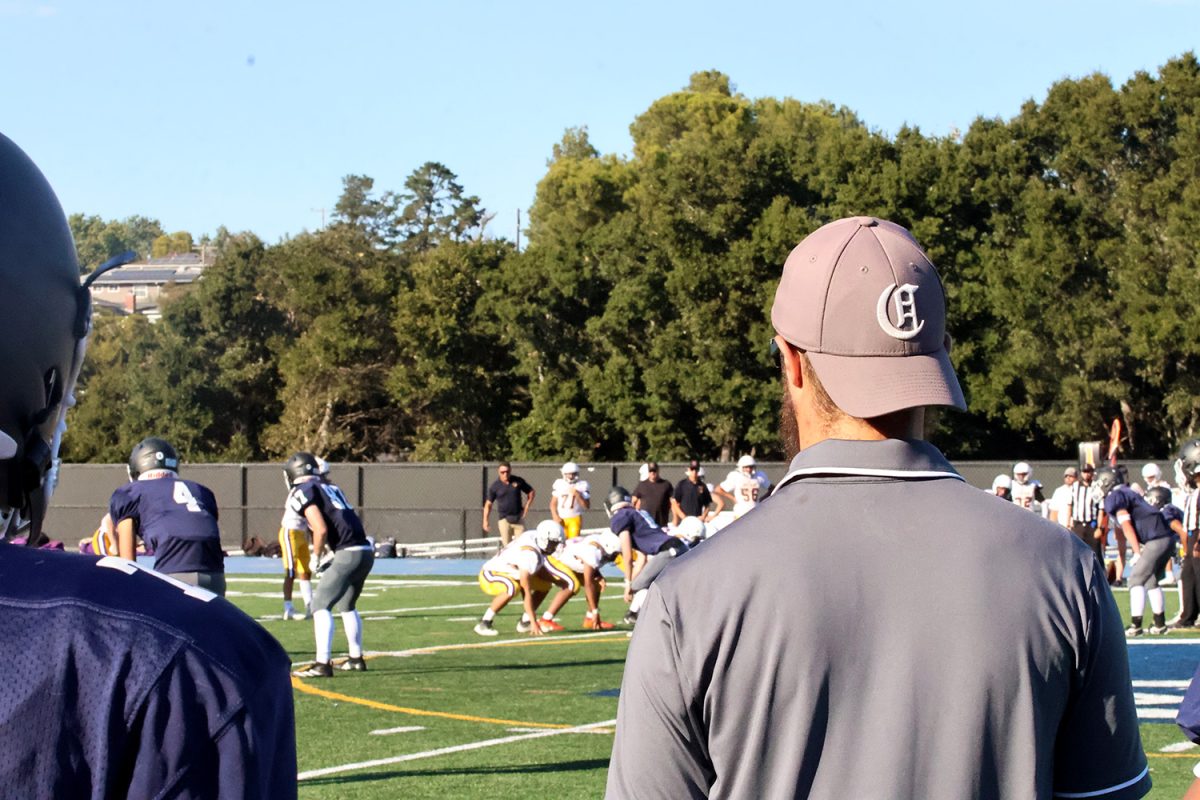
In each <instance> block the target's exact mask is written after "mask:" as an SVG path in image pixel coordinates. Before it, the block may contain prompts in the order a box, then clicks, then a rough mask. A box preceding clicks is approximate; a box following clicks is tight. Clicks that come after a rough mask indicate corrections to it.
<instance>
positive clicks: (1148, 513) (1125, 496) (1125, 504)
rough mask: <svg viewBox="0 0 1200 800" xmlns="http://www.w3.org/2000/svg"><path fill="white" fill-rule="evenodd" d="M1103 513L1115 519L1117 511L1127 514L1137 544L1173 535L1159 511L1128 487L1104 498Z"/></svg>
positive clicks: (1118, 489)
mask: <svg viewBox="0 0 1200 800" xmlns="http://www.w3.org/2000/svg"><path fill="white" fill-rule="evenodd" d="M1104 511H1105V513H1106V514H1108V515H1109V516H1111V517H1116V515H1117V512H1118V511H1127V512H1129V516H1130V518H1131V519H1132V521H1133V529H1134V530H1135V531H1137V536H1138V541H1139V542H1150V541H1153V540H1155V539H1162V538H1164V537H1167V536H1174V535H1175V532H1174V531H1172V530H1171V526H1170V525H1169V524H1168V523H1167V520H1166V519H1165V518H1164V517H1163V515H1162V514H1161V513H1160V512H1159V510H1158V509H1157V508H1155V507H1154V506H1152V505H1150V504H1149V503H1147V502H1146V501H1145V499H1144V498H1143V497H1142V496H1141V495H1139V494H1138V493H1137V492H1135V491H1134V490H1133V489H1130V488H1129V487H1128V486H1118V487H1117V488H1115V489H1113V490H1112V491H1111V492H1109V493H1108V496H1107V497H1105V498H1104Z"/></svg>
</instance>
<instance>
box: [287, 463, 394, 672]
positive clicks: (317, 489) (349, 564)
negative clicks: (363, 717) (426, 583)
mask: <svg viewBox="0 0 1200 800" xmlns="http://www.w3.org/2000/svg"><path fill="white" fill-rule="evenodd" d="M326 471H327V470H326ZM283 472H284V475H285V476H286V478H287V483H288V486H289V487H293V491H292V493H291V494H289V495H288V504H289V507H290V508H291V510H292V511H294V512H296V513H297V514H301V515H303V516H304V519H305V520H306V521H307V522H308V527H309V528H310V529H311V530H312V560H313V565H312V566H313V568H312V573H313V574H314V575H318V574H319V575H320V576H321V581H320V583H318V584H317V590H316V591H315V592H314V593H313V601H312V612H313V632H314V635H315V637H316V640H317V653H316V661H315V662H313V664H312V665H311V666H309V667H308V668H306V669H302V670H299V671H298V672H296V673H295V674H296V675H297V676H299V677H302V678H330V677H333V664H332V662H331V660H330V651H331V650H332V649H333V610H334V609H337V611H338V612H339V613H340V614H341V615H342V624H343V625H344V626H345V628H346V641H347V645H348V649H349V651H350V657H349V658H348V659H347V660H346V661H344V662H342V665H341V668H342V669H344V670H354V671H357V672H365V671H366V669H367V662H366V659H364V658H363V649H362V617H360V616H359V615H358V611H356V610H355V606H356V604H357V603H358V596H359V595H360V594H362V589H363V584H364V583H366V580H367V575H368V574H370V572H371V567H372V565H374V563H375V549H374V548H373V547H372V546H371V543H370V542H369V541H367V534H366V531H365V530H363V524H362V521H361V520H360V519H359V518H358V514H356V513H354V508H353V507H352V506H351V505H350V502H349V501H348V500H347V499H346V496H345V495H344V494H342V490H341V489H339V488H338V487H337V484H334V483H332V482H331V481H329V480H328V478H323V477H322V472H321V465H320V462H319V461H318V460H317V458H316V456H314V455H313V454H312V453H304V452H300V453H296V454H294V455H293V456H292V457H291V458H289V459H288V460H287V463H285V464H284V465H283Z"/></svg>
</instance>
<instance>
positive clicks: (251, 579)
mask: <svg viewBox="0 0 1200 800" xmlns="http://www.w3.org/2000/svg"><path fill="white" fill-rule="evenodd" d="M282 575H283V570H280V571H279V575H272V576H271V577H258V576H251V575H234V574H232V573H230V574H227V575H226V576H225V582H226V583H270V584H277V583H279V581H280V577H281V576H282ZM367 585H368V586H381V587H384V588H387V589H426V588H429V587H430V586H434V587H436V586H475V585H476V581H433V580H404V579H399V580H397V579H394V578H367Z"/></svg>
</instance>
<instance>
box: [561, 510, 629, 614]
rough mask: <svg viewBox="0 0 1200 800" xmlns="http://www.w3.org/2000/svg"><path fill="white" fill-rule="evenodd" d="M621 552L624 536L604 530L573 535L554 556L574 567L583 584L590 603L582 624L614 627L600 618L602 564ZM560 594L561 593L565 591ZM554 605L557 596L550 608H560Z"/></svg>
mask: <svg viewBox="0 0 1200 800" xmlns="http://www.w3.org/2000/svg"><path fill="white" fill-rule="evenodd" d="M620 552H621V540H620V539H619V538H618V537H617V535H616V534H615V533H612V532H611V531H604V532H602V533H594V534H591V535H590V536H579V537H577V538H575V539H571V540H570V541H568V542H567V543H566V544H565V545H564V546H563V549H562V550H561V551H560V552H559V553H558V554H557V555H556V556H555V558H556V560H557V561H558V562H559V563H561V564H562V565H563V566H565V567H566V568H567V569H569V570H571V572H573V573H574V574H575V578H576V580H577V581H578V582H579V583H580V584H582V585H583V595H584V597H585V598H587V604H588V610H587V614H586V615H584V618H583V627H584V628H586V629H588V630H597V631H607V630H611V629H612V623H611V622H604V621H603V620H601V619H600V593H601V592H602V591H604V578H603V577H601V575H600V568H601V567H603V566H604V565H605V564H608V563H610V562H611V561H612V560H613V559H614V558H616V556H617V554H618V553H620ZM559 594H560V596H561V594H562V593H561V592H560V593H559ZM563 602H564V603H565V602H566V600H565V599H564V600H563ZM555 605H558V598H557V597H556V598H555V599H554V605H551V606H550V609H551V611H557V609H556V608H555Z"/></svg>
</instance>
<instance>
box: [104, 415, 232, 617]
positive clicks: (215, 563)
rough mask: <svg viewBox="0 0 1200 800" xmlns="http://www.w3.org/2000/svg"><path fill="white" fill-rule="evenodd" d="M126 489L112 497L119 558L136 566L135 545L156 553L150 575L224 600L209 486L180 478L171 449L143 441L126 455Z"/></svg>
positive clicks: (214, 507)
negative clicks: (187, 584)
mask: <svg viewBox="0 0 1200 800" xmlns="http://www.w3.org/2000/svg"><path fill="white" fill-rule="evenodd" d="M128 470H129V481H130V482H129V483H127V484H125V485H124V486H121V487H120V488H118V489H117V490H116V491H115V492H113V495H112V499H111V500H109V503H108V514H109V516H110V517H111V518H112V521H113V524H114V526H115V527H116V532H117V550H118V552H119V554H120V556H121V558H124V559H128V560H129V561H136V560H137V540H138V539H139V538H140V539H141V540H142V541H143V542H145V543H146V547H147V548H148V549H149V550H151V551H153V552H154V570H155V572H161V573H163V574H164V575H170V576H171V577H172V578H175V579H177V580H181V581H183V582H184V583H190V584H192V585H193V586H199V587H200V588H202V589H207V590H209V591H210V592H213V593H214V594H218V595H221V596H224V595H225V553H224V551H222V550H221V530H220V528H219V527H218V525H217V499H216V498H215V497H213V493H212V492H211V491H209V489H208V487H207V486H202V485H200V484H199V483H196V482H195V481H188V480H184V479H182V478H180V477H179V471H178V470H179V456H178V454H177V453H176V452H175V448H173V447H172V446H171V445H170V444H168V443H167V442H165V441H163V440H162V439H158V438H155V437H150V438H148V439H143V440H142V441H140V442H138V444H137V445H136V446H135V447H134V448H133V452H132V453H130V454H129V465H128Z"/></svg>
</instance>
